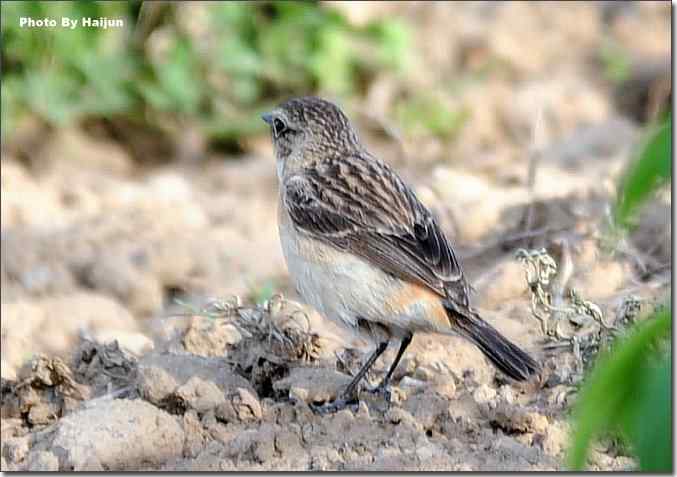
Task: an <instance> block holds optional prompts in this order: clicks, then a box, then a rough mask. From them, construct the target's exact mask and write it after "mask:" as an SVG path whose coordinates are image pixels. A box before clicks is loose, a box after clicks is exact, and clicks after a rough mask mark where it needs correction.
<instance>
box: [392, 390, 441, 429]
mask: <svg viewBox="0 0 677 477" xmlns="http://www.w3.org/2000/svg"><path fill="white" fill-rule="evenodd" d="M402 407H403V408H404V409H405V410H406V411H408V412H409V413H410V414H411V415H412V416H413V417H414V420H415V421H416V424H417V426H421V427H422V428H423V429H430V428H431V427H432V426H433V424H434V423H435V420H436V419H437V417H438V416H439V415H440V414H442V413H444V412H445V411H447V409H449V401H447V400H446V399H444V398H443V397H442V396H440V395H439V394H437V393H435V392H433V391H432V390H430V389H426V390H424V391H423V392H422V393H419V394H416V395H414V396H411V397H409V398H408V399H407V400H406V401H405V402H404V403H403V404H402Z"/></svg>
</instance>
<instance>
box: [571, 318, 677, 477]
mask: <svg viewBox="0 0 677 477" xmlns="http://www.w3.org/2000/svg"><path fill="white" fill-rule="evenodd" d="M671 325H672V315H671V312H670V311H669V310H664V311H662V312H660V313H657V314H656V315H655V316H654V317H652V318H650V319H648V320H646V321H644V322H643V323H641V324H640V325H639V326H637V328H636V329H635V330H633V332H632V333H631V334H630V335H629V336H628V337H627V338H625V339H624V340H622V341H620V342H619V343H616V344H615V345H614V348H613V349H612V351H611V352H610V353H608V354H606V355H604V356H602V357H600V358H599V361H598V363H597V365H596V366H595V369H594V370H593V372H592V374H591V375H590V376H589V378H588V380H587V382H586V384H585V385H584V387H583V389H582V390H581V393H580V396H579V399H578V403H577V406H576V410H575V412H574V415H575V418H576V431H575V434H574V439H573V446H572V448H571V451H570V456H569V464H570V466H571V467H572V468H573V469H576V470H581V469H583V468H584V466H585V459H586V456H587V451H588V447H589V445H590V442H591V440H592V439H593V438H594V437H595V436H599V435H600V434H602V433H603V432H608V431H612V432H620V434H621V435H622V436H623V437H624V438H625V439H627V440H628V442H629V443H630V445H631V448H632V449H633V451H634V453H635V454H636V455H637V457H638V458H639V465H640V469H641V470H643V471H663V472H666V471H670V470H671V469H672V437H671V429H672V424H671V422H672V419H671V415H672V414H671V411H670V408H671V404H672V378H671V377H672V372H671V371H672V370H671V363H672V359H671V354H670V349H669V346H665V340H669V339H670V331H671ZM661 341H663V346H660V344H661ZM657 345H658V346H657Z"/></svg>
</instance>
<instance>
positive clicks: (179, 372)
mask: <svg viewBox="0 0 677 477" xmlns="http://www.w3.org/2000/svg"><path fill="white" fill-rule="evenodd" d="M152 367H155V368H159V369H162V370H164V371H165V372H166V373H167V374H168V375H169V376H171V377H172V379H173V380H174V381H175V382H176V383H177V385H178V386H181V385H183V384H185V383H186V382H188V380H190V379H191V378H193V377H198V378H200V379H201V380H203V381H207V382H210V383H214V384H215V385H216V386H217V387H218V388H219V389H220V391H221V392H222V393H223V394H224V395H226V394H228V393H230V392H233V391H235V390H236V389H237V388H243V389H247V390H249V391H250V392H252V393H253V392H254V389H253V388H252V386H251V384H250V383H249V381H247V380H246V379H244V378H243V377H242V376H240V375H238V374H235V373H234V372H233V371H232V370H231V368H230V366H229V365H228V364H226V363H225V361H224V360H223V359H217V358H205V357H202V356H194V355H190V354H186V355H184V354H181V355H179V354H172V353H160V352H157V351H155V352H152V353H148V354H146V355H144V356H143V357H142V358H141V359H140V360H139V369H141V370H143V369H145V368H152ZM142 372H143V371H142ZM153 372H156V371H153ZM168 386H169V384H166V385H164V386H162V387H159V388H158V391H159V393H160V394H161V393H163V392H164V390H165V389H167V387H168Z"/></svg>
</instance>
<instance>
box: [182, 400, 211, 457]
mask: <svg viewBox="0 0 677 477" xmlns="http://www.w3.org/2000/svg"><path fill="white" fill-rule="evenodd" d="M182 424H183V432H184V434H185V435H186V441H185V443H184V446H183V454H184V455H185V456H186V457H197V456H198V455H199V454H200V452H201V451H202V449H204V447H205V445H206V443H207V442H208V441H209V434H208V433H207V432H206V431H205V430H204V429H203V428H202V425H201V423H200V419H199V418H198V415H197V411H195V410H193V409H191V410H188V411H186V413H185V414H184V415H183V421H182Z"/></svg>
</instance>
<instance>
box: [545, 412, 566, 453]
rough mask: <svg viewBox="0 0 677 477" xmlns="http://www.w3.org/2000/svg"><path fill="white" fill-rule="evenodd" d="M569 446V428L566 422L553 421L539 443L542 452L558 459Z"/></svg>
mask: <svg viewBox="0 0 677 477" xmlns="http://www.w3.org/2000/svg"><path fill="white" fill-rule="evenodd" d="M568 445H569V426H568V424H567V423H566V422H563V421H555V422H553V423H552V424H551V425H550V426H548V428H547V430H546V432H545V435H544V437H543V439H542V441H541V447H542V448H543V452H545V453H546V454H549V455H551V456H553V457H558V456H559V455H560V454H561V453H562V452H563V451H564V450H566V449H567V447H568Z"/></svg>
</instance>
